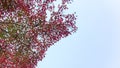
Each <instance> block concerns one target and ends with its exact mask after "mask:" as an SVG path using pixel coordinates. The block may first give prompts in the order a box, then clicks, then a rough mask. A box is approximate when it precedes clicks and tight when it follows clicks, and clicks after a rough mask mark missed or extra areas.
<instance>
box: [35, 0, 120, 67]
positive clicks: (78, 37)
mask: <svg viewBox="0 0 120 68" xmlns="http://www.w3.org/2000/svg"><path fill="white" fill-rule="evenodd" d="M69 7H70V9H69V10H68V12H74V11H76V12H77V15H78V18H77V26H78V31H77V32H76V33H74V34H72V35H71V36H69V37H66V38H63V39H62V40H60V41H59V42H57V43H56V44H55V46H52V47H50V48H49V49H48V51H47V52H46V57H45V58H44V59H43V61H41V62H39V63H38V66H37V68H120V0H74V2H73V3H72V5H71V6H69Z"/></svg>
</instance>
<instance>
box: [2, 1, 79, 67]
mask: <svg viewBox="0 0 120 68" xmlns="http://www.w3.org/2000/svg"><path fill="white" fill-rule="evenodd" d="M55 1H56V0H0V68H35V66H36V65H37V62H38V61H41V60H42V59H43V58H44V56H45V52H46V51H47V49H48V48H49V47H50V46H51V45H53V44H54V43H56V42H57V41H59V40H60V39H61V38H64V37H66V36H68V35H70V34H71V33H72V32H75V31H76V29H77V27H76V26H75V20H76V16H75V15H74V14H64V13H63V12H64V10H66V9H68V8H67V4H68V3H70V2H71V0H62V3H61V4H59V5H58V10H57V11H55V7H56V6H55V5H54V2H55ZM46 11H49V12H50V19H49V21H47V20H46V18H47V12H46Z"/></svg>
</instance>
